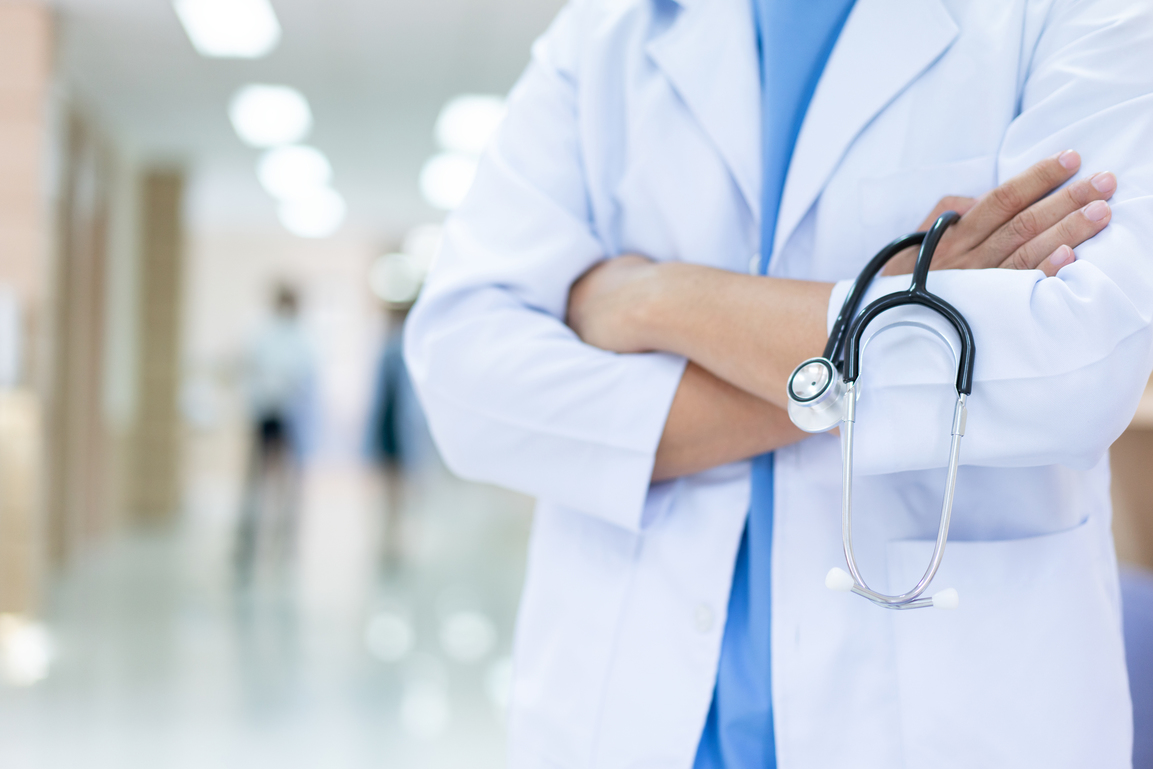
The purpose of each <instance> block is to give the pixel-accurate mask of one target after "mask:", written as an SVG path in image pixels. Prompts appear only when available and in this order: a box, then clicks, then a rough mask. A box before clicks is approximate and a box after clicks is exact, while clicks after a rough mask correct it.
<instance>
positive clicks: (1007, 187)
mask: <svg viewBox="0 0 1153 769" xmlns="http://www.w3.org/2000/svg"><path fill="white" fill-rule="evenodd" d="M1080 167H1081V156H1080V155H1078V154H1077V153H1076V152H1074V151H1073V150H1065V151H1064V152H1062V153H1060V154H1057V155H1054V156H1053V157H1050V158H1045V159H1044V160H1042V161H1040V162H1038V163H1035V164H1034V165H1032V166H1030V167H1029V168H1028V169H1026V170H1025V171H1024V172H1022V173H1020V174H1018V175H1017V176H1014V177H1013V178H1012V179H1010V180H1009V181H1007V182H1005V183H1004V184H1002V185H1001V186H1000V187H997V188H996V189H994V190H993V191H992V192H990V193H989V194H987V195H985V196H984V197H982V198H981V199H980V200H978V201H977V204H976V205H975V206H973V210H971V211H970V212H969V213H968V214H967V215H966V216H965V218H964V219H963V220H962V221H961V222H958V224H957V225H956V226H955V227H954V228H953V229H955V230H956V231H957V234H956V235H955V236H954V237H956V238H957V239H958V241H957V245H958V246H959V247H960V248H962V249H963V250H966V251H968V250H970V249H973V248H976V247H977V246H978V245H979V244H981V243H983V242H984V241H985V240H986V239H988V237H989V236H990V235H992V234H993V233H994V232H996V231H997V230H998V229H999V228H1000V227H1001V226H1002V225H1004V224H1005V223H1006V222H1008V221H1009V220H1011V219H1012V218H1013V217H1015V216H1017V215H1018V214H1019V213H1021V212H1022V211H1024V210H1025V209H1026V208H1028V207H1029V206H1031V205H1033V204H1034V203H1036V202H1037V201H1038V200H1040V199H1041V198H1042V197H1044V196H1045V195H1047V194H1048V193H1049V192H1050V191H1052V190H1053V189H1055V188H1057V187H1059V186H1061V185H1062V184H1064V183H1065V182H1066V181H1068V180H1069V179H1070V178H1071V177H1072V176H1073V174H1075V173H1077V169H1078V168H1080Z"/></svg>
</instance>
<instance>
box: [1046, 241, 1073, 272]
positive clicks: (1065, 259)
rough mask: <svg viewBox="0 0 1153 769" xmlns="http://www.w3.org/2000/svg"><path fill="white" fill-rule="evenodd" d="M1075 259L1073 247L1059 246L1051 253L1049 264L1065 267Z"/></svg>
mask: <svg viewBox="0 0 1153 769" xmlns="http://www.w3.org/2000/svg"><path fill="white" fill-rule="evenodd" d="M1072 261H1073V249H1071V248H1069V247H1068V246H1057V250H1056V251H1054V252H1053V253H1052V254H1050V255H1049V264H1051V265H1053V266H1054V267H1064V266H1065V265H1066V264H1069V263H1070V262H1072Z"/></svg>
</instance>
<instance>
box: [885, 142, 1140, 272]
mask: <svg viewBox="0 0 1153 769" xmlns="http://www.w3.org/2000/svg"><path fill="white" fill-rule="evenodd" d="M1080 166H1081V156H1080V155H1078V154H1077V153H1076V152H1074V151H1073V150H1066V151H1065V152H1062V153H1061V154H1059V155H1055V156H1053V157H1051V158H1046V159H1045V160H1042V161H1040V162H1039V163H1037V164H1036V165H1034V166H1032V167H1030V168H1029V169H1028V170H1026V171H1024V172H1023V173H1021V174H1020V175H1019V176H1015V177H1013V178H1012V179H1010V180H1009V181H1007V182H1005V183H1004V184H1002V185H1001V186H1000V187H997V188H996V189H995V190H993V191H992V192H990V193H988V194H986V195H984V196H982V197H981V198H980V199H976V200H975V199H973V198H965V197H955V196H954V197H946V198H942V199H941V200H940V202H938V203H937V205H936V206H935V207H934V208H933V212H932V213H931V214H929V216H928V217H926V219H925V221H924V222H922V223H921V226H920V227H919V228H918V230H927V229H929V227H930V226H931V225H932V224H933V222H934V221H936V219H937V217H938V216H940V215H941V214H943V213H944V212H945V211H949V210H952V211H956V212H957V213H959V214H961V220H960V221H959V222H957V223H956V224H954V225H953V226H952V227H950V228H949V229H948V230H947V231H946V232H945V235H944V236H943V237H942V238H941V242H940V244H939V245H938V246H937V251H936V253H934V254H933V263H932V265H931V269H934V270H958V269H981V268H988V267H1002V268H1006V269H1015V270H1041V271H1042V272H1044V273H1045V274H1046V275H1047V276H1053V275H1056V274H1057V270H1059V269H1061V268H1062V267H1064V266H1065V265H1067V264H1070V263H1072V262H1073V260H1074V254H1073V248H1074V247H1075V246H1079V245H1081V244H1082V243H1084V242H1085V241H1087V240H1089V239H1090V238H1092V237H1093V236H1094V235H1096V234H1097V233H1099V232H1100V231H1101V230H1103V229H1104V228H1105V226H1106V225H1107V224H1109V219H1110V218H1111V216H1112V212H1111V211H1110V209H1109V204H1108V203H1106V202H1105V201H1106V200H1108V199H1109V198H1111V197H1112V196H1113V192H1114V191H1115V190H1116V189H1117V178H1116V177H1115V176H1114V175H1113V174H1111V173H1099V174H1095V175H1093V176H1091V177H1089V178H1088V179H1082V180H1081V181H1079V182H1076V183H1075V184H1071V185H1069V186H1068V187H1066V188H1065V189H1063V190H1061V191H1060V192H1058V193H1056V194H1053V195H1049V193H1050V192H1052V191H1053V190H1054V189H1056V188H1057V187H1059V186H1061V185H1062V184H1064V183H1065V182H1066V181H1068V180H1069V179H1070V178H1071V177H1072V176H1073V174H1075V173H1077V169H1078V168H1080ZM916 258H917V251H916V249H908V250H906V251H904V252H902V253H900V254H898V255H897V256H895V257H893V259H892V261H890V262H889V264H888V265H887V266H886V267H885V270H884V274H885V275H901V274H904V273H910V272H912V271H913V264H914V262H915V261H916Z"/></svg>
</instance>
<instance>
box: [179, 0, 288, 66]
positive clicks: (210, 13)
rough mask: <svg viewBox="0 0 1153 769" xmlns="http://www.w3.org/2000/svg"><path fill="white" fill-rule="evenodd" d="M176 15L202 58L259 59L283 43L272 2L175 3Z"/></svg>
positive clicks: (213, 0)
mask: <svg viewBox="0 0 1153 769" xmlns="http://www.w3.org/2000/svg"><path fill="white" fill-rule="evenodd" d="M172 5H173V7H174V8H175V9H176V15H177V16H178V17H179V18H180V23H181V24H182V25H183V26H184V31H185V32H186V33H188V39H189V40H191V41H192V46H193V47H194V48H195V49H196V51H197V52H198V53H199V54H200V55H201V56H210V57H213V58H230V59H258V58H260V57H261V56H265V55H266V54H268V53H270V52H271V51H272V49H273V48H275V47H276V44H277V43H279V42H280V22H278V21H277V20H276V13H275V12H273V10H272V6H271V5H269V3H268V0H174V2H173V3H172Z"/></svg>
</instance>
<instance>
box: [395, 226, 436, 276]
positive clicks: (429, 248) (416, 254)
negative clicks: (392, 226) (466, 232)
mask: <svg viewBox="0 0 1153 769" xmlns="http://www.w3.org/2000/svg"><path fill="white" fill-rule="evenodd" d="M443 241H444V227H443V226H442V225H439V224H418V225H417V226H415V227H413V228H412V229H411V230H409V231H408V232H407V233H406V234H405V236H404V247H403V248H402V249H401V250H402V251H404V253H406V254H408V255H409V256H411V257H412V259H413V261H414V262H415V263H416V264H417V265H418V266H419V267H420V269H421V271H422V272H424V273H428V272H429V271H431V270H432V265H433V263H434V262H435V261H436V256H437V254H438V253H440V244H441V243H442V242H443Z"/></svg>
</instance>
